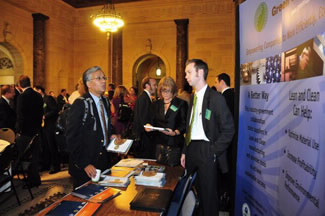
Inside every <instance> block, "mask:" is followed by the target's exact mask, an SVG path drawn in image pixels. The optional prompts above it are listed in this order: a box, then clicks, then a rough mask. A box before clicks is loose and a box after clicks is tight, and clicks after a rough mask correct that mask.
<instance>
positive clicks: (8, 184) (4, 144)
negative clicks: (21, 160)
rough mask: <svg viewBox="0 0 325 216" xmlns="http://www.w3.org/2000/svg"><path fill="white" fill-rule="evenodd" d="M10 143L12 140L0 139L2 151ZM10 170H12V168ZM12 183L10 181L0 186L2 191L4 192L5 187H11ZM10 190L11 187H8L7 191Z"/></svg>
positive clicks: (0, 150) (0, 149)
mask: <svg viewBox="0 0 325 216" xmlns="http://www.w3.org/2000/svg"><path fill="white" fill-rule="evenodd" d="M8 145H10V142H8V141H6V140H2V139H0V152H2V151H3V150H4V149H5V148H6V147H7V146H8ZM9 172H11V170H10V171H9ZM10 185H11V183H10V181H8V182H7V183H6V184H5V185H3V186H2V187H0V192H2V191H3V190H4V188H8V187H10ZM9 191H11V189H10V188H8V189H7V190H6V192H9Z"/></svg>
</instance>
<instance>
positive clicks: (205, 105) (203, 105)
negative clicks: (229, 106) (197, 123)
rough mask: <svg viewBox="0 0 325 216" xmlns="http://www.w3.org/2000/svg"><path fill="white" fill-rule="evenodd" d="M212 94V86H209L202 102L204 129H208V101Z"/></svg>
mask: <svg viewBox="0 0 325 216" xmlns="http://www.w3.org/2000/svg"><path fill="white" fill-rule="evenodd" d="M209 96H210V87H209V86H208V87H207V89H206V91H205V93H204V97H203V103H202V115H201V117H202V124H203V128H204V131H207V122H206V121H207V119H206V118H205V116H206V110H207V109H208V101H209V100H210V98H209Z"/></svg>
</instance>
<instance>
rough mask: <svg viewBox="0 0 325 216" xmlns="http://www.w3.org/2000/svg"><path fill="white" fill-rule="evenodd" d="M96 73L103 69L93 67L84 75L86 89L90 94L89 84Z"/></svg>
mask: <svg viewBox="0 0 325 216" xmlns="http://www.w3.org/2000/svg"><path fill="white" fill-rule="evenodd" d="M96 71H103V70H102V68H101V67H99V66H93V67H90V68H88V69H87V70H86V71H85V72H84V73H83V74H82V81H83V83H84V85H85V89H86V91H87V92H88V86H87V82H88V81H89V80H90V79H91V74H93V73H95V72H96Z"/></svg>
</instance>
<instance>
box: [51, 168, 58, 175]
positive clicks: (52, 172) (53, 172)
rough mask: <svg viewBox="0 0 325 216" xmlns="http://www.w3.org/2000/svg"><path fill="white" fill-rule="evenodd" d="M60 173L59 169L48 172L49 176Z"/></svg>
mask: <svg viewBox="0 0 325 216" xmlns="http://www.w3.org/2000/svg"><path fill="white" fill-rule="evenodd" d="M60 171H61V169H60V168H58V169H51V170H50V172H49V174H55V173H58V172H60Z"/></svg>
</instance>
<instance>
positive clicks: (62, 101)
mask: <svg viewBox="0 0 325 216" xmlns="http://www.w3.org/2000/svg"><path fill="white" fill-rule="evenodd" d="M56 100H57V103H58V110H59V111H61V110H62V107H63V106H64V104H66V103H68V98H67V90H66V89H61V92H60V94H59V96H58V97H57V99H56Z"/></svg>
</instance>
